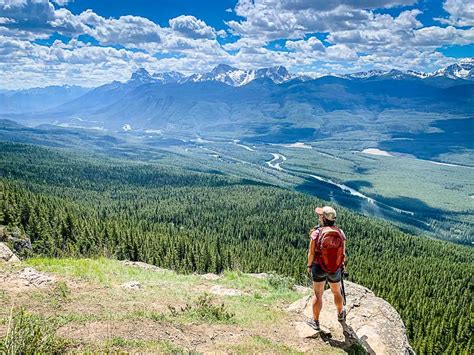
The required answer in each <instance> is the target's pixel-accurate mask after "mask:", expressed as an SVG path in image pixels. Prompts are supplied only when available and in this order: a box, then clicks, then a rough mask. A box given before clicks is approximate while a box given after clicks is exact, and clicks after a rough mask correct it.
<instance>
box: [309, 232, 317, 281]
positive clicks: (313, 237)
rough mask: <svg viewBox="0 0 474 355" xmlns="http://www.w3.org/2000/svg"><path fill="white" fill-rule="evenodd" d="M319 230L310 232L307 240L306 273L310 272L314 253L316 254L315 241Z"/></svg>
mask: <svg viewBox="0 0 474 355" xmlns="http://www.w3.org/2000/svg"><path fill="white" fill-rule="evenodd" d="M318 234H319V230H318V229H315V230H312V232H311V235H310V238H309V248H308V263H307V264H306V265H307V267H308V272H310V270H309V269H310V268H311V266H312V265H313V262H314V258H315V253H316V239H317V238H318Z"/></svg>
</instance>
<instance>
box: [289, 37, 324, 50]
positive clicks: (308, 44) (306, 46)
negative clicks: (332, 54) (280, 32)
mask: <svg viewBox="0 0 474 355" xmlns="http://www.w3.org/2000/svg"><path fill="white" fill-rule="evenodd" d="M285 47H286V48H288V49H290V50H293V51H297V52H324V51H325V50H326V48H325V47H324V45H323V44H322V42H321V41H320V40H319V39H317V38H316V37H310V38H308V39H307V40H299V41H286V43H285Z"/></svg>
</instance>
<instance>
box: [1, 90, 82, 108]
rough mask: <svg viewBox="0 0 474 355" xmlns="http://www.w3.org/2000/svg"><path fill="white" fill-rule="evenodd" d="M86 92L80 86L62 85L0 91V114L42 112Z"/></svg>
mask: <svg viewBox="0 0 474 355" xmlns="http://www.w3.org/2000/svg"><path fill="white" fill-rule="evenodd" d="M88 90H90V89H88V88H84V87H81V86H71V85H63V86H47V87H44V88H33V89H25V90H6V91H2V92H0V114H2V113H16V112H35V111H43V110H45V109H48V108H51V107H55V106H58V105H61V104H63V103H65V102H68V101H71V100H74V99H75V98H77V97H79V96H81V95H83V94H84V93H86V92H87V91H88Z"/></svg>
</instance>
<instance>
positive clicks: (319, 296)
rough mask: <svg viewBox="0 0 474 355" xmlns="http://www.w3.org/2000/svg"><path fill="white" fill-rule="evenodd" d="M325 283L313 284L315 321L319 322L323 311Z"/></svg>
mask: <svg viewBox="0 0 474 355" xmlns="http://www.w3.org/2000/svg"><path fill="white" fill-rule="evenodd" d="M325 283H326V281H320V282H313V290H314V297H313V319H314V320H319V313H321V309H322V308H323V292H324V284H325Z"/></svg>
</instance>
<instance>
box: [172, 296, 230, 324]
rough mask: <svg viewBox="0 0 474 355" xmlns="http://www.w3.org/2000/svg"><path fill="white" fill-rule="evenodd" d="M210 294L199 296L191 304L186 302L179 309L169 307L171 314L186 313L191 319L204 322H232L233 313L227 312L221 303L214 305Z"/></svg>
mask: <svg viewBox="0 0 474 355" xmlns="http://www.w3.org/2000/svg"><path fill="white" fill-rule="evenodd" d="M212 301H213V299H212V297H211V296H210V295H208V294H204V295H202V296H199V297H198V299H197V301H196V302H194V303H193V304H186V305H185V306H184V307H181V308H180V309H176V308H175V307H169V309H170V311H171V315H172V316H179V315H180V314H184V315H187V316H189V317H191V318H193V319H197V320H200V321H205V322H210V323H212V322H232V321H233V318H234V314H233V313H231V312H229V311H228V310H227V308H226V306H225V305H224V303H221V304H219V305H215V304H214V303H213V302H212Z"/></svg>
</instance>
